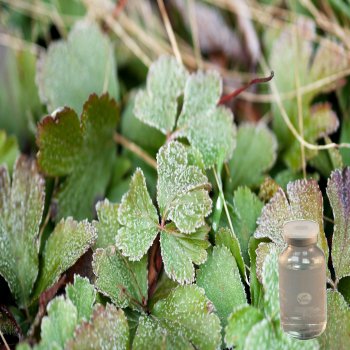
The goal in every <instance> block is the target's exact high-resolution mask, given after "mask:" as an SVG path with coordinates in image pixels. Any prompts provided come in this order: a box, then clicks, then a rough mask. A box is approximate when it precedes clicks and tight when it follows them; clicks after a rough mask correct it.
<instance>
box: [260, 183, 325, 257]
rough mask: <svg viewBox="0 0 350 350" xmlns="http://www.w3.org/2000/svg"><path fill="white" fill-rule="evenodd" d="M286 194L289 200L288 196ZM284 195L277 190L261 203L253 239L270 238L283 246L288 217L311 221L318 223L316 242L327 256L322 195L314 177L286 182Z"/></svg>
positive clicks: (281, 191) (280, 190)
mask: <svg viewBox="0 0 350 350" xmlns="http://www.w3.org/2000/svg"><path fill="white" fill-rule="evenodd" d="M287 196H288V199H287ZM287 196H286V194H285V193H284V192H283V190H282V189H279V190H278V191H277V192H276V193H275V195H274V196H273V197H272V198H271V200H270V201H269V202H268V203H267V204H266V205H265V206H264V208H263V210H262V212H261V216H260V218H259V219H258V221H257V224H258V227H257V229H256V231H255V233H254V236H255V238H265V237H266V238H270V239H271V240H272V241H273V242H274V243H276V244H277V245H278V246H279V247H283V246H284V244H285V243H284V240H283V236H282V232H283V225H284V223H285V222H286V221H288V220H295V219H306V220H314V221H316V222H317V223H318V224H319V228H320V234H319V237H318V245H319V246H320V248H321V249H322V250H323V252H324V254H325V255H326V261H327V259H328V245H327V240H326V236H325V233H324V228H323V198H322V193H321V191H320V189H319V187H318V184H317V182H316V181H315V180H313V179H308V180H297V181H293V182H290V183H289V184H288V185H287Z"/></svg>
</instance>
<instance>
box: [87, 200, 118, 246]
mask: <svg viewBox="0 0 350 350" xmlns="http://www.w3.org/2000/svg"><path fill="white" fill-rule="evenodd" d="M118 208H119V204H116V203H111V202H110V201H109V200H108V199H105V200H104V201H101V202H98V203H97V204H96V212H97V217H98V221H93V225H94V227H95V228H96V230H97V240H96V242H95V245H94V249H97V248H107V247H108V246H110V245H113V244H115V239H116V237H117V234H118V229H119V228H120V224H119V221H118Z"/></svg>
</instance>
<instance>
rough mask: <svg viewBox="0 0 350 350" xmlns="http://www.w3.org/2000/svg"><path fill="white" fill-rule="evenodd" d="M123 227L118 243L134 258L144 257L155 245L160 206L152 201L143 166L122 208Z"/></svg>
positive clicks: (126, 254) (124, 197)
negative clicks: (153, 244)
mask: <svg viewBox="0 0 350 350" xmlns="http://www.w3.org/2000/svg"><path fill="white" fill-rule="evenodd" d="M118 221H119V223H120V225H121V227H120V228H119V230H118V235H117V237H116V245H117V247H118V248H119V249H121V250H122V252H123V255H125V256H127V257H129V259H130V260H140V259H141V258H142V257H143V256H144V255H145V254H146V253H147V251H148V248H149V247H150V246H151V245H152V243H153V241H154V239H155V238H156V236H157V233H158V231H159V227H158V226H159V224H158V213H157V209H156V208H155V206H154V205H153V203H152V199H151V197H150V196H149V193H148V191H147V186H146V180H145V177H144V175H143V172H142V170H141V169H139V168H138V169H136V171H135V173H134V175H133V177H132V179H131V182H130V189H129V191H128V192H127V193H125V194H124V196H123V198H122V201H121V204H120V206H119V208H118Z"/></svg>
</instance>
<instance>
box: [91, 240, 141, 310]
mask: <svg viewBox="0 0 350 350" xmlns="http://www.w3.org/2000/svg"><path fill="white" fill-rule="evenodd" d="M92 267H93V271H94V274H95V275H96V280H95V287H96V288H97V289H98V291H99V292H101V293H102V294H104V295H106V296H108V297H109V298H111V300H112V301H113V303H115V304H116V305H117V306H118V307H123V308H125V307H127V306H131V307H133V308H134V309H140V308H142V307H143V306H144V305H146V302H147V289H148V281H147V256H145V257H144V258H143V259H141V260H140V261H135V262H132V261H129V260H128V259H127V258H126V257H124V256H123V255H122V254H121V253H120V251H119V250H118V249H116V248H115V247H114V246H110V247H107V248H105V249H97V250H96V252H95V253H94V256H93V263H92Z"/></svg>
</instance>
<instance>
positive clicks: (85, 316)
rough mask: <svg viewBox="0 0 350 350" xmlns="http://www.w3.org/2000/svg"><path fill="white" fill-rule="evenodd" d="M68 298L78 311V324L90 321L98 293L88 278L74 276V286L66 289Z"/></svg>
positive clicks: (70, 285)
mask: <svg viewBox="0 0 350 350" xmlns="http://www.w3.org/2000/svg"><path fill="white" fill-rule="evenodd" d="M66 295H67V298H68V299H69V300H70V301H71V302H72V303H73V304H74V306H75V307H76V309H77V320H78V322H80V321H82V320H84V321H88V320H89V319H90V316H91V314H92V307H93V305H94V302H95V298H96V291H95V288H94V286H93V285H91V284H90V282H89V280H88V279H87V278H86V277H80V276H79V275H74V284H69V285H68V286H67V287H66Z"/></svg>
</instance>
